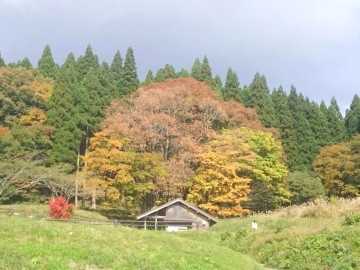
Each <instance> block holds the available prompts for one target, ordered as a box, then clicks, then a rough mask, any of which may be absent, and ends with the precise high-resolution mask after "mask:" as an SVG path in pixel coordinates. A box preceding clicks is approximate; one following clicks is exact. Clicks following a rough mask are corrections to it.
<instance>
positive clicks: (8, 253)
mask: <svg viewBox="0 0 360 270" xmlns="http://www.w3.org/2000/svg"><path fill="white" fill-rule="evenodd" d="M359 202H360V200H359V199H356V200H335V201H334V200H333V201H331V202H326V201H318V202H316V203H310V204H307V205H303V206H293V207H289V208H285V209H282V210H279V211H277V212H274V213H272V214H271V215H257V216H254V217H249V218H234V219H226V220H220V222H219V223H218V224H216V225H214V226H212V227H211V228H210V229H209V230H208V231H189V232H182V233H167V232H161V231H143V230H136V229H129V228H124V227H112V226H108V225H87V224H78V223H76V224H74V223H64V222H51V221H39V220H31V219H22V218H18V217H8V216H7V215H3V216H0V228H1V231H0V269H240V270H241V269H261V267H260V266H259V265H257V264H256V263H254V261H257V262H259V263H261V264H263V265H265V266H266V267H269V268H274V269H314V270H315V269H316V270H318V269H341V270H342V269H349V270H351V269H360V256H359V254H360V237H359V235H360V208H359V206H360V204H359ZM14 207H15V208H17V209H16V210H17V211H25V212H27V213H30V212H31V211H44V209H46V208H44V206H41V207H39V206H11V207H10V206H9V208H8V209H14ZM19 207H25V208H23V209H22V210H21V209H20V208H19ZM1 208H3V207H2V206H1ZM75 214H76V215H79V214H81V215H83V216H88V217H95V216H96V215H99V214H97V213H96V212H86V211H76V212H75ZM98 218H99V219H101V218H104V217H101V216H100V215H99V217H98ZM253 219H256V221H257V222H258V224H259V229H258V230H257V231H253V230H252V229H251V221H252V220H253ZM345 221H346V222H345ZM249 258H251V259H249Z"/></svg>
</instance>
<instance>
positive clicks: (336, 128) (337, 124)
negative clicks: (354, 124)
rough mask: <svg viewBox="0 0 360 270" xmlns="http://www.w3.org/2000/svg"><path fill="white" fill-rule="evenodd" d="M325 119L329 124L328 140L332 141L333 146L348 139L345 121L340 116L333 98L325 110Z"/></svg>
mask: <svg viewBox="0 0 360 270" xmlns="http://www.w3.org/2000/svg"><path fill="white" fill-rule="evenodd" d="M326 118H327V120H328V123H329V130H330V138H331V139H332V143H333V144H335V143H338V142H342V141H344V140H345V139H346V138H347V137H348V136H347V131H346V127H345V121H344V119H343V117H342V115H341V112H340V109H339V106H338V105H337V102H336V99H335V97H333V98H332V99H331V102H330V106H329V107H328V109H327V115H326Z"/></svg>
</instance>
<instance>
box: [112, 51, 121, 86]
mask: <svg viewBox="0 0 360 270" xmlns="http://www.w3.org/2000/svg"><path fill="white" fill-rule="evenodd" d="M122 69H123V59H122V57H121V54H120V51H119V50H117V51H116V53H115V55H114V59H113V61H112V63H111V66H110V71H111V72H112V74H113V77H114V80H115V82H116V84H117V87H118V88H119V89H120V88H121V86H120V81H121V72H122Z"/></svg>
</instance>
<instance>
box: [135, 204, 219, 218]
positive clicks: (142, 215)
mask: <svg viewBox="0 0 360 270" xmlns="http://www.w3.org/2000/svg"><path fill="white" fill-rule="evenodd" d="M177 202H180V203H182V204H183V205H186V206H187V207H189V208H191V209H193V210H194V211H196V212H197V213H200V214H202V215H203V216H205V217H207V218H208V219H211V220H213V221H214V222H215V223H216V222H218V219H217V218H215V217H213V216H212V215H210V214H208V213H206V212H205V211H203V210H201V209H199V208H197V207H195V206H194V205H192V204H190V203H188V202H186V201H184V200H183V199H180V198H179V199H175V200H173V201H170V202H167V203H165V204H163V205H160V206H159V207H156V208H155V209H152V210H150V211H147V212H145V213H143V214H141V215H139V216H137V217H136V219H138V220H139V219H142V218H144V217H146V216H149V215H151V214H153V213H156V212H158V211H160V210H161V209H163V208H166V207H168V206H170V205H172V204H175V203H177Z"/></svg>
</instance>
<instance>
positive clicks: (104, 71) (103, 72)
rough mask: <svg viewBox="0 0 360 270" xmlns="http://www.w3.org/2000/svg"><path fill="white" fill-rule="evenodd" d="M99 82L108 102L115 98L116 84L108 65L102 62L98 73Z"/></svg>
mask: <svg viewBox="0 0 360 270" xmlns="http://www.w3.org/2000/svg"><path fill="white" fill-rule="evenodd" d="M98 77H99V82H100V84H101V85H102V87H103V89H104V91H105V94H104V95H106V96H107V97H108V101H109V102H110V101H111V99H112V98H114V97H116V82H115V80H114V77H113V76H112V72H111V70H110V67H109V65H108V64H107V63H106V62H103V63H102V64H101V66H100V69H99V72H98Z"/></svg>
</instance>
